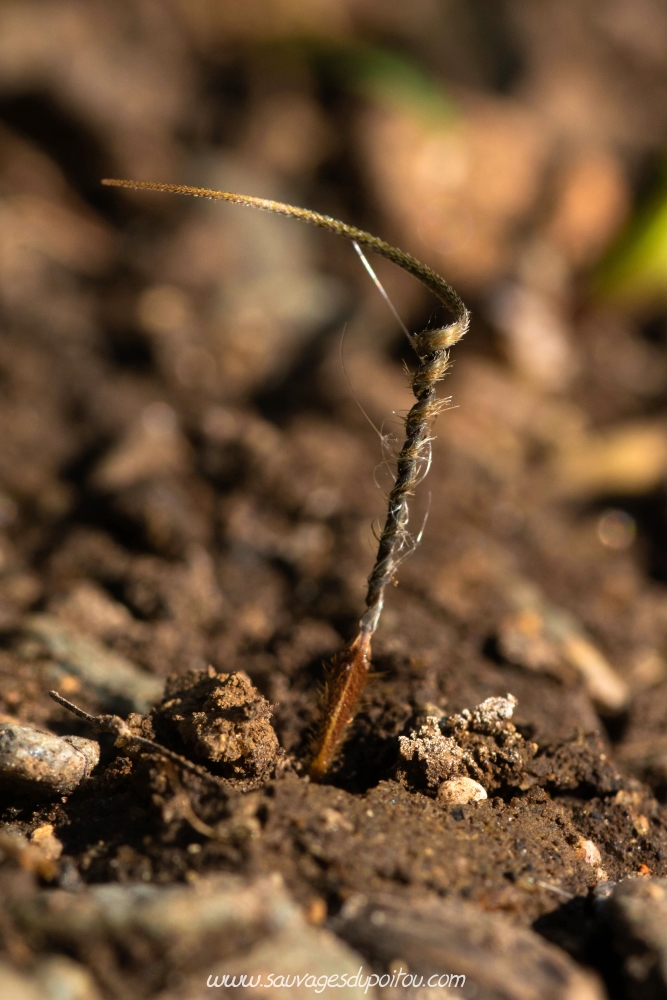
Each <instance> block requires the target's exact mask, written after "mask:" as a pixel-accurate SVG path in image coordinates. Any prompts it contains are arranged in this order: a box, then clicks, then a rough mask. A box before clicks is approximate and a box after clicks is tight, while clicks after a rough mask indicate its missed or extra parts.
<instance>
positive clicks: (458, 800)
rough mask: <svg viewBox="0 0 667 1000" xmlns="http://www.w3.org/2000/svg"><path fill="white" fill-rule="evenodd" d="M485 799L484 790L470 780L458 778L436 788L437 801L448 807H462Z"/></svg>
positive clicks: (477, 783) (476, 782) (444, 782)
mask: <svg viewBox="0 0 667 1000" xmlns="http://www.w3.org/2000/svg"><path fill="white" fill-rule="evenodd" d="M485 798H487V794H486V789H485V788H483V787H482V785H480V783H479V782H478V781H473V779H472V778H466V777H463V776H460V777H458V778H450V779H449V781H443V783H442V784H441V785H440V787H439V788H438V801H439V802H444V803H445V804H446V805H448V806H462V805H465V804H466V803H467V802H481V800H482V799H485Z"/></svg>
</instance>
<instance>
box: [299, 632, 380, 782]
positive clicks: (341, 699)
mask: <svg viewBox="0 0 667 1000" xmlns="http://www.w3.org/2000/svg"><path fill="white" fill-rule="evenodd" d="M370 665H371V638H370V636H369V635H368V634H367V633H366V632H360V633H359V635H358V636H357V638H356V639H355V640H354V642H353V643H352V644H351V646H349V647H348V649H347V650H345V651H344V652H343V653H342V654H341V657H340V658H339V659H338V660H337V662H336V663H335V665H334V670H333V675H332V677H331V680H330V682H329V685H328V688H327V693H326V698H325V701H324V705H323V706H322V728H321V730H320V733H319V736H318V738H317V741H316V744H315V747H316V749H315V756H314V757H313V761H312V763H311V765H310V777H311V778H312V779H313V780H314V781H319V780H320V779H321V778H323V777H324V775H325V774H326V772H327V771H328V770H329V768H330V766H331V763H332V761H333V759H334V757H335V755H336V752H337V750H338V747H339V746H340V743H341V740H342V738H343V733H344V732H345V729H346V728H347V726H348V725H349V723H350V722H351V721H352V718H353V716H354V710H355V707H356V704H357V701H358V699H359V695H360V694H361V692H362V690H363V687H364V685H365V683H366V680H367V678H368V672H369V670H370Z"/></svg>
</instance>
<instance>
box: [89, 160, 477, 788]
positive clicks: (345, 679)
mask: <svg viewBox="0 0 667 1000" xmlns="http://www.w3.org/2000/svg"><path fill="white" fill-rule="evenodd" d="M102 183H103V184H105V185H108V186H111V187H123V188H132V189H135V190H143V191H162V192H167V193H170V194H185V195H191V196H193V197H195V198H209V199H213V200H220V201H228V202H232V203H234V204H237V205H245V206H249V207H252V208H258V209H261V210H262V211H266V212H274V213H276V214H278V215H286V216H290V217H292V218H295V219H301V220H302V221H304V222H307V223H309V224H310V225H313V226H318V227H319V228H321V229H326V230H328V231H329V232H332V233H335V234H336V235H337V236H342V237H343V238H344V239H347V240H351V241H352V242H353V243H354V245H355V247H356V248H357V250H358V251H359V252H360V253H361V251H360V250H359V248H360V247H365V248H366V249H369V250H372V251H373V252H374V253H377V254H379V255H380V256H382V257H385V258H386V259H387V260H390V261H392V263H394V264H397V265H398V266H399V267H400V268H402V269H403V270H404V271H407V272H408V274H412V275H414V276H415V277H416V278H418V279H419V281H421V283H422V284H423V285H425V286H426V288H428V289H429V290H430V291H431V292H433V293H434V294H435V295H436V296H437V297H438V298H439V299H440V301H441V302H442V303H443V305H445V306H446V308H447V309H448V310H449V312H450V313H451V314H452V316H453V318H454V321H453V322H452V323H450V324H449V325H447V326H444V327H440V328H438V329H426V330H423V331H422V332H421V333H418V334H415V335H413V336H410V335H408V337H409V340H410V343H411V345H412V347H413V349H414V351H415V353H416V354H417V357H418V358H419V366H418V367H417V369H416V371H415V373H414V375H413V376H412V391H413V393H414V395H415V396H416V399H417V402H416V403H415V404H414V405H413V406H412V408H411V409H410V412H409V413H408V415H407V417H406V419H405V443H404V444H403V447H402V449H401V451H400V452H399V454H398V456H397V463H396V476H395V479H394V485H393V486H392V488H391V490H390V492H389V497H388V501H387V503H388V509H387V517H386V520H385V523H384V527H383V529H382V532H381V534H380V538H379V541H378V550H377V555H376V557H375V565H374V566H373V569H372V570H371V574H370V576H369V578H368V590H367V593H366V606H367V610H366V611H365V613H364V615H363V616H362V618H361V620H360V622H359V632H358V634H357V636H356V638H355V639H353V640H352V642H351V643H350V644H349V646H348V648H347V649H346V650H345V651H343V652H342V653H341V654H340V655H339V656H338V657H337V658H336V660H335V661H334V665H333V668H332V671H331V677H330V679H329V682H328V685H327V690H326V693H325V697H324V703H323V708H322V714H321V718H320V722H319V732H318V735H317V736H316V739H315V751H314V755H313V760H312V762H311V765H310V776H311V777H312V778H313V779H315V780H319V779H321V778H323V777H324V775H325V774H326V772H327V771H328V770H329V768H330V766H331V764H332V762H333V760H334V758H335V756H336V754H337V752H338V749H339V746H340V743H341V740H342V738H343V735H344V733H345V730H346V728H347V726H348V725H349V723H350V721H351V720H352V718H353V717H354V713H355V711H356V706H357V702H358V700H359V695H360V694H361V691H362V689H363V687H364V685H365V683H366V680H367V677H368V672H369V670H370V665H371V640H372V637H373V634H374V633H375V631H376V629H377V626H378V623H379V621H380V615H381V614H382V608H383V606H384V595H385V589H386V587H387V585H388V584H389V583H390V582H391V581H392V580H394V579H395V575H396V571H397V569H398V566H399V563H400V561H401V559H402V558H405V555H406V554H407V552H409V549H410V546H411V545H412V546H414V544H415V543H414V540H413V539H412V538H411V536H410V534H409V532H408V523H409V517H410V514H409V509H408V498H409V497H410V496H412V494H413V493H414V490H415V487H416V486H417V484H418V482H419V481H420V480H421V479H422V478H423V477H424V476H425V475H426V474H427V473H428V471H429V468H430V464H431V447H430V446H431V442H432V440H433V439H432V437H431V436H430V433H431V426H432V423H433V421H434V420H435V418H436V416H437V415H438V413H440V411H441V410H443V409H444V408H445V407H446V406H447V401H446V400H444V399H438V397H437V395H436V386H437V384H438V382H440V381H441V379H442V378H444V376H445V374H446V373H447V370H448V368H449V349H450V348H451V347H453V346H454V345H455V344H457V343H458V342H459V340H461V338H462V337H463V336H464V335H465V333H466V332H467V330H468V326H469V325H470V313H469V312H468V310H467V309H466V307H465V305H464V304H463V302H462V300H461V299H460V298H459V296H458V295H457V293H456V292H455V291H454V289H453V288H452V287H451V286H450V285H449V284H448V283H447V282H446V281H445V279H444V278H441V277H440V275H438V274H436V273H435V271H432V270H431V268H430V267H427V266H426V265H425V264H422V263H421V262H420V261H418V260H416V258H414V257H412V256H411V255H410V254H407V253H404V252H403V251H402V250H398V249H397V248H396V247H393V246H391V245H390V244H388V243H385V242H384V240H381V239H379V238H378V237H377V236H372V235H371V234H370V233H366V232H364V231H363V230H361V229H356V228H355V227H354V226H349V225H347V224H346V223H344V222H340V221H339V220H337V219H332V218H330V217H329V216H326V215H320V214H319V213H318V212H312V211H310V210H309V209H304V208H297V207H295V206H293V205H285V204H283V203H281V202H276V201H270V200H268V199H266V198H255V197H252V196H250V195H242V194H232V193H230V192H228V191H213V190H210V189H207V188H194V187H188V186H186V185H182V184H163V183H159V182H153V181H128V180H111V179H107V180H104V181H102ZM362 259H363V255H362Z"/></svg>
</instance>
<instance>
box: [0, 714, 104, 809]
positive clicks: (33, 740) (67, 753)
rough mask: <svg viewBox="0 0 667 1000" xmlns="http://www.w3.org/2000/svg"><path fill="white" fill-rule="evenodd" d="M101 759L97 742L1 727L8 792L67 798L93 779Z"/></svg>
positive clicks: (3, 781)
mask: <svg viewBox="0 0 667 1000" xmlns="http://www.w3.org/2000/svg"><path fill="white" fill-rule="evenodd" d="M99 759H100V747H99V744H98V743H96V742H95V740H86V739H83V738H82V737H80V736H65V737H61V736H54V735H53V734H52V733H44V732H41V731H40V730H39V729H33V728H32V726H17V725H14V724H13V723H11V722H1V723H0V786H2V787H4V788H11V789H16V790H17V791H23V792H29V793H33V794H37V795H40V794H41V795H54V794H60V795H67V794H69V793H70V792H73V791H74V789H75V788H76V787H77V785H79V784H80V783H81V782H82V781H83V780H84V779H85V778H87V777H88V776H89V775H90V772H91V771H92V770H93V768H94V767H95V765H96V764H97V763H98V761H99Z"/></svg>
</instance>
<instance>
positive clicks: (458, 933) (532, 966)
mask: <svg viewBox="0 0 667 1000" xmlns="http://www.w3.org/2000/svg"><path fill="white" fill-rule="evenodd" d="M334 926H335V930H336V931H337V933H338V934H340V935H341V936H342V937H343V938H345V940H347V941H348V942H350V943H351V944H354V946H355V947H357V948H359V950H360V951H362V952H363V953H364V954H365V955H367V956H368V957H369V958H370V959H371V960H372V961H373V963H374V964H375V966H376V967H379V968H383V969H385V970H387V972H390V971H392V970H393V972H394V975H396V974H397V973H398V970H399V968H400V967H402V969H403V970H404V971H407V970H409V974H410V975H417V976H423V977H424V982H423V984H422V987H421V989H419V995H422V991H424V993H423V995H424V996H427V995H429V994H430V995H431V996H433V997H436V996H438V995H440V996H443V995H444V988H445V987H447V986H448V985H449V988H450V989H451V988H452V986H454V985H456V984H457V983H458V987H459V988H460V989H461V995H465V996H473V995H474V996H475V998H476V1000H602V997H603V996H604V993H603V990H602V987H601V984H600V983H599V981H598V980H597V978H596V977H595V976H593V975H592V974H590V973H589V972H586V971H584V970H583V969H581V968H580V967H579V966H578V965H576V963H575V962H574V961H573V960H572V959H571V958H569V956H568V955H566V954H565V953H564V952H562V951H561V950H560V949H558V948H556V947H554V946H553V945H551V944H548V943H547V942H546V941H545V940H544V939H543V938H541V937H540V936H539V935H538V934H535V933H534V932H533V931H530V930H526V929H524V928H521V927H516V926H515V925H514V924H512V923H510V922H509V921H508V920H506V919H505V918H503V917H501V916H499V915H498V914H493V913H487V912H485V911H484V910H481V909H479V908H478V907H476V906H473V905H472V904H471V903H466V902H463V901H462V900H457V901H455V902H454V901H451V902H450V901H449V900H428V901H411V900H406V899H403V898H398V897H389V896H377V897H372V898H368V899H366V898H364V897H356V898H355V897H352V899H350V900H348V902H347V903H346V904H345V906H344V907H343V910H342V912H341V915H340V917H338V918H337V919H336V921H335V924H334ZM447 976H449V977H452V976H453V977H463V976H465V990H464V989H463V982H462V981H461V978H459V979H458V980H457V979H454V980H451V979H450V980H445V979H443V980H442V981H439V980H440V978H441V977H447ZM430 977H436V979H435V980H434V981H432V982H431V983H430V984H429V982H428V980H429V978H430ZM414 985H416V986H418V985H419V984H418V983H417V984H414ZM429 986H430V989H429ZM457 992H458V989H457ZM392 994H393V996H392ZM447 995H449V993H447ZM382 996H386V997H387V1000H394V997H399V996H406V989H405V981H402V982H401V983H397V984H396V985H395V987H394V988H393V989H392V986H391V984H390V987H389V989H388V990H385V989H383V990H382Z"/></svg>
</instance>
